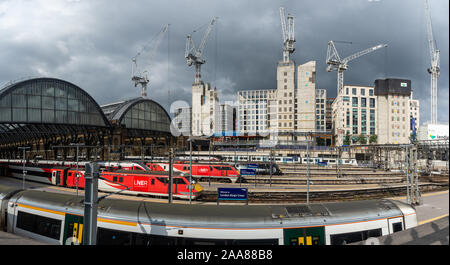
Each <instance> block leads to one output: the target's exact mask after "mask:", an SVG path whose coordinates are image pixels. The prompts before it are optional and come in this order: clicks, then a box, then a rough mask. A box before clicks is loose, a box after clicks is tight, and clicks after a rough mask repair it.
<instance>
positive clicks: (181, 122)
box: [172, 107, 192, 136]
mask: <svg viewBox="0 0 450 265" xmlns="http://www.w3.org/2000/svg"><path fill="white" fill-rule="evenodd" d="M191 116H192V108H191V107H180V108H177V109H175V113H174V117H173V120H172V124H173V125H174V126H175V129H176V130H177V131H178V133H177V135H184V136H190V135H191V133H192V132H191Z"/></svg>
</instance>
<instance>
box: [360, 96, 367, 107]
mask: <svg viewBox="0 0 450 265" xmlns="http://www.w3.org/2000/svg"><path fill="white" fill-rule="evenodd" d="M366 101H367V99H366V98H361V107H363V108H365V107H366Z"/></svg>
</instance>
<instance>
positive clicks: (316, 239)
mask: <svg viewBox="0 0 450 265" xmlns="http://www.w3.org/2000/svg"><path fill="white" fill-rule="evenodd" d="M283 237H284V244H285V245H296V246H305V245H306V246H308V245H325V228H324V226H319V227H309V228H287V229H284V230H283Z"/></svg>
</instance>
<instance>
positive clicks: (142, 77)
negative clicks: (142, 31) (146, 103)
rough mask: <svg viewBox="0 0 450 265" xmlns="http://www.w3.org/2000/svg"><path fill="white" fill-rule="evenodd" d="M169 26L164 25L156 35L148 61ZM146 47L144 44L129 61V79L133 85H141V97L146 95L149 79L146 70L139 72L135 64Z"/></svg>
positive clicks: (150, 59)
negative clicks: (130, 65) (130, 62)
mask: <svg viewBox="0 0 450 265" xmlns="http://www.w3.org/2000/svg"><path fill="white" fill-rule="evenodd" d="M168 27H169V24H167V25H165V26H164V27H163V28H162V29H161V31H160V32H159V33H158V35H157V36H156V38H155V43H154V45H153V49H152V50H151V52H150V58H149V60H148V62H151V61H152V58H153V56H154V55H155V53H156V49H157V48H158V46H159V44H160V43H161V40H162V37H163V36H164V33H165V32H166V31H167V29H168ZM146 48H147V45H146V46H144V47H143V48H142V49H141V51H139V52H138V53H137V54H136V55H135V56H134V57H133V58H132V59H131V61H132V62H133V65H134V68H133V65H132V67H131V72H132V74H131V81H133V82H134V87H137V85H140V86H141V96H142V97H144V98H145V97H147V84H148V83H149V79H148V76H147V73H148V71H147V70H145V71H143V72H141V71H140V70H139V67H138V64H137V58H138V57H139V56H140V55H141V53H142V52H143V51H144V50H145V49H146Z"/></svg>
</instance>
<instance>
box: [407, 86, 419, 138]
mask: <svg viewBox="0 0 450 265" xmlns="http://www.w3.org/2000/svg"><path fill="white" fill-rule="evenodd" d="M409 114H410V121H411V122H410V134H411V135H412V134H413V126H414V127H415V132H416V134H417V131H418V130H419V127H420V102H419V100H418V99H412V93H411V99H410V100H409ZM413 120H414V122H413Z"/></svg>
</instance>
